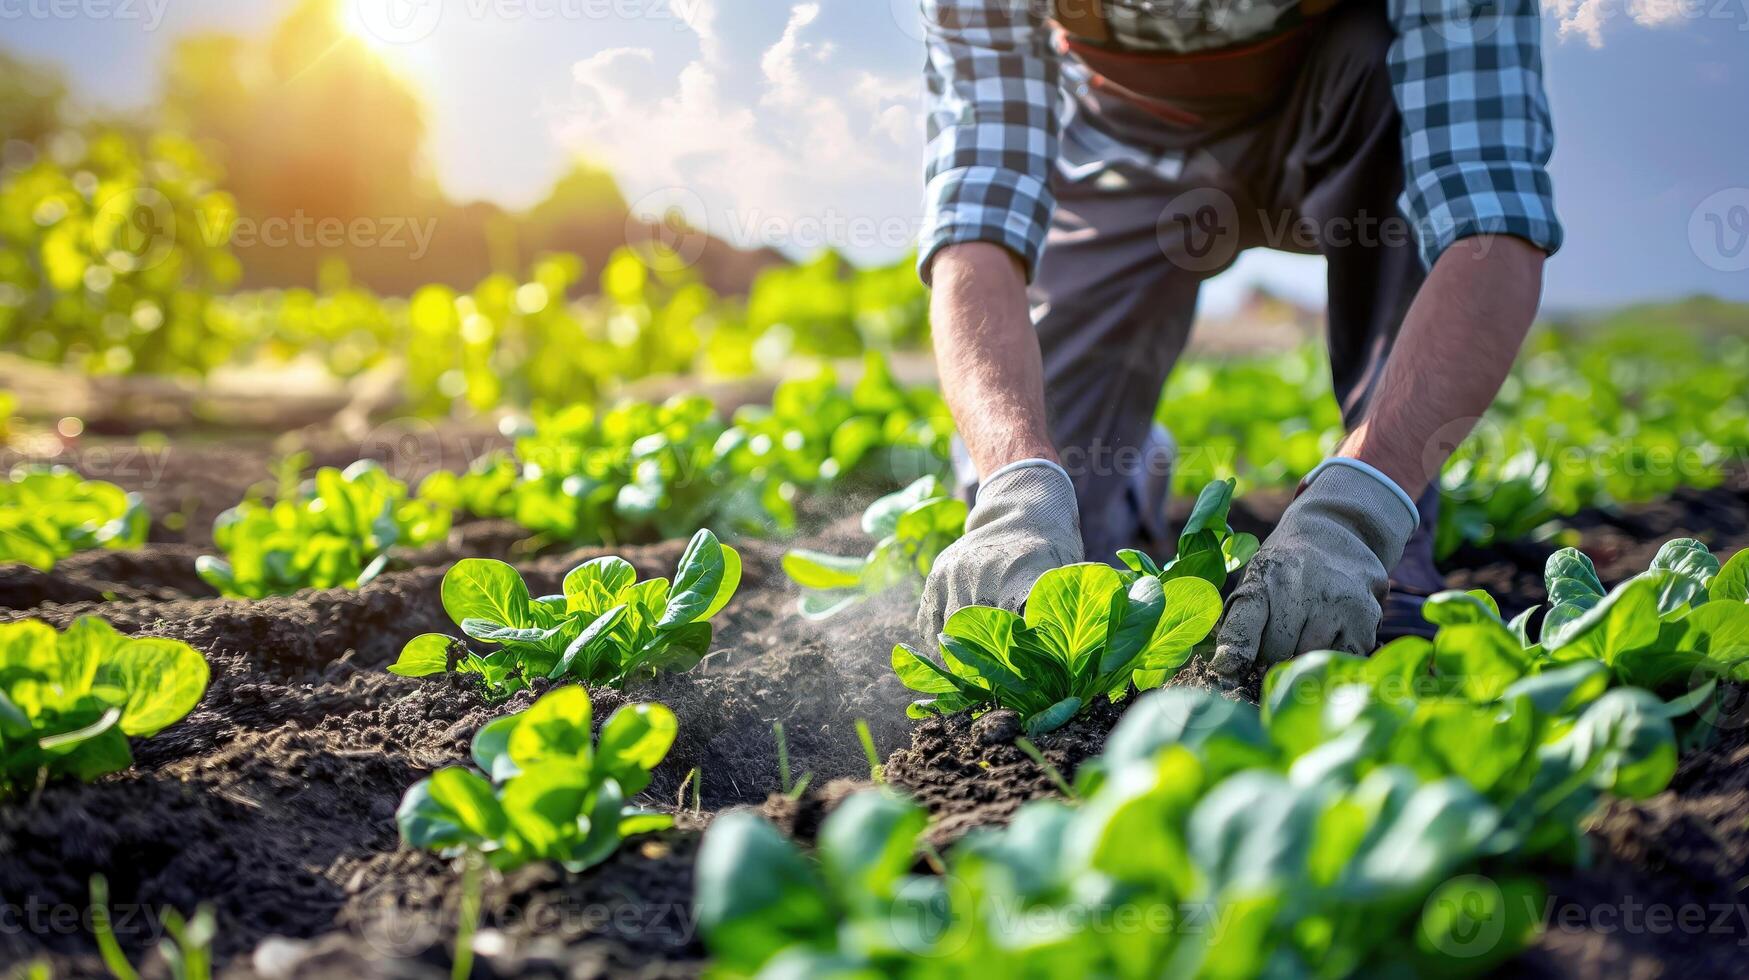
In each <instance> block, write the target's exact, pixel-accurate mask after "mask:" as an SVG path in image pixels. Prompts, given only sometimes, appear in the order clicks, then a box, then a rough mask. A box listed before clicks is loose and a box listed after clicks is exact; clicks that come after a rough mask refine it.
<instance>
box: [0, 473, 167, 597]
mask: <svg viewBox="0 0 1749 980" xmlns="http://www.w3.org/2000/svg"><path fill="white" fill-rule="evenodd" d="M149 523H150V519H149V518H148V517H147V515H146V509H145V506H144V505H143V504H142V503H141V502H140V496H139V494H133V493H128V492H127V491H125V490H123V489H122V488H120V487H118V486H116V485H115V484H113V483H106V482H104V481H102V480H87V479H85V478H84V477H82V476H80V475H79V474H77V473H75V472H73V471H72V470H70V469H68V468H66V467H64V466H15V467H13V469H12V472H11V473H9V474H7V477H6V480H5V481H4V482H0V562H13V561H15V562H22V563H24V564H26V565H29V566H31V567H32V568H36V569H40V570H42V571H45V572H46V571H48V570H49V569H51V568H53V567H55V563H56V562H58V561H60V560H61V559H63V558H65V557H67V556H68V555H71V554H73V553H74V552H76V551H87V550H89V549H92V548H137V547H139V546H140V545H142V544H144V543H145V541H146V530H147V525H148V524H149Z"/></svg>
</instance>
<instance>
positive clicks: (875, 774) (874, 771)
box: [856, 718, 887, 783]
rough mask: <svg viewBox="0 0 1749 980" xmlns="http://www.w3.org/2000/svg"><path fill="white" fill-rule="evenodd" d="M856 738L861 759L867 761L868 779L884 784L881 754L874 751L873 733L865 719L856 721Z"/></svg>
mask: <svg viewBox="0 0 1749 980" xmlns="http://www.w3.org/2000/svg"><path fill="white" fill-rule="evenodd" d="M856 738H857V741H859V742H861V743H862V754H863V757H864V758H866V759H867V760H868V778H869V779H870V780H873V781H874V782H876V783H885V782H886V781H887V775H886V766H884V765H882V764H881V754H880V753H879V752H878V751H876V750H875V743H874V733H873V732H871V731H869V727H868V719H867V718H858V719H856Z"/></svg>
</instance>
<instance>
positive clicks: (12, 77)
mask: <svg viewBox="0 0 1749 980" xmlns="http://www.w3.org/2000/svg"><path fill="white" fill-rule="evenodd" d="M66 99H67V86H66V83H65V82H63V81H62V80H61V76H60V75H59V74H57V73H55V72H54V71H52V70H50V69H48V68H45V67H43V66H42V65H38V64H34V63H32V62H28V61H25V60H24V59H22V58H19V57H16V56H14V55H11V54H8V53H7V52H5V51H0V140H24V141H26V142H34V141H36V140H39V139H41V138H42V137H44V136H47V135H48V134H49V133H50V132H53V131H54V129H55V128H56V124H57V122H58V121H59V119H60V118H61V108H62V105H63V104H64V103H65V102H66Z"/></svg>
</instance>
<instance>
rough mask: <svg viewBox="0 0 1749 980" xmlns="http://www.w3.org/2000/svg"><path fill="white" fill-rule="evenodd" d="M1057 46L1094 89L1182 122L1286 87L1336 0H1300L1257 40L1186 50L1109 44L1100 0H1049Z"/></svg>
mask: <svg viewBox="0 0 1749 980" xmlns="http://www.w3.org/2000/svg"><path fill="white" fill-rule="evenodd" d="M1054 2H1055V11H1054V12H1055V14H1056V16H1055V18H1053V19H1054V21H1055V23H1056V25H1057V27H1058V28H1059V30H1058V31H1057V33H1056V48H1057V51H1058V53H1059V54H1062V55H1064V56H1069V57H1074V58H1075V59H1077V60H1078V61H1080V62H1081V64H1083V65H1084V66H1086V68H1087V69H1088V71H1089V72H1090V73H1091V77H1090V79H1089V84H1090V85H1091V86H1092V88H1093V90H1094V91H1095V92H1100V93H1104V94H1107V95H1110V96H1112V97H1114V98H1117V99H1119V100H1122V101H1124V102H1127V103H1130V104H1132V105H1134V106H1136V107H1137V108H1140V109H1142V110H1143V111H1145V112H1147V113H1149V114H1150V115H1153V116H1155V117H1156V118H1158V119H1160V120H1161V121H1163V122H1166V123H1168V124H1171V125H1173V126H1177V127H1181V128H1186V129H1206V128H1211V127H1218V126H1221V125H1224V124H1226V123H1229V122H1231V121H1233V120H1234V119H1235V118H1240V117H1245V116H1249V115H1253V114H1255V113H1257V112H1259V111H1261V110H1263V109H1266V108H1268V107H1269V106H1271V105H1273V104H1274V102H1275V101H1276V100H1277V99H1278V98H1280V97H1281V96H1284V95H1285V94H1286V93H1287V83H1288V82H1289V81H1290V80H1291V79H1292V78H1293V76H1294V75H1295V74H1297V73H1298V71H1299V68H1300V65H1301V63H1302V61H1303V60H1304V57H1305V54H1306V51H1307V49H1308V48H1309V46H1310V41H1311V39H1312V33H1313V32H1312V31H1311V30H1310V28H1311V27H1312V26H1313V24H1315V23H1316V22H1317V19H1318V17H1319V15H1321V14H1322V13H1324V12H1325V11H1327V10H1328V9H1330V8H1331V7H1333V6H1334V5H1335V2H1336V0H1308V2H1304V3H1302V4H1301V5H1300V12H1301V15H1302V19H1301V20H1299V21H1298V22H1296V23H1294V24H1293V25H1291V26H1289V27H1287V28H1286V29H1284V30H1281V31H1278V32H1276V33H1274V34H1271V35H1269V36H1268V37H1265V38H1262V39H1259V40H1257V41H1250V42H1245V43H1241V44H1233V45H1227V46H1224V47H1220V48H1214V49H1211V50H1207V51H1195V52H1190V53H1178V52H1156V51H1129V50H1124V49H1122V48H1120V47H1117V46H1115V45H1114V44H1113V43H1112V41H1111V30H1110V27H1109V25H1108V24H1107V23H1106V19H1105V10H1104V6H1103V4H1102V3H1101V0H1054Z"/></svg>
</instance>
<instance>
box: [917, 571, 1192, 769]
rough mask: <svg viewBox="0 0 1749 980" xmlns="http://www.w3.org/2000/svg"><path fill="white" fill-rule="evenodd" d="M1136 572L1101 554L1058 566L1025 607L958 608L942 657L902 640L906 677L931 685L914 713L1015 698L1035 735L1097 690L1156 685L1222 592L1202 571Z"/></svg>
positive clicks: (1009, 704)
mask: <svg viewBox="0 0 1749 980" xmlns="http://www.w3.org/2000/svg"><path fill="white" fill-rule="evenodd" d="M1129 578H1130V579H1131V581H1130V582H1129V583H1128V584H1127V585H1126V583H1125V580H1124V576H1123V575H1122V574H1121V573H1119V572H1118V570H1117V569H1114V568H1112V567H1111V566H1109V565H1101V564H1096V563H1086V564H1080V565H1068V566H1065V567H1063V568H1056V569H1052V570H1051V571H1049V572H1046V573H1045V574H1044V575H1043V576H1041V577H1040V578H1039V580H1038V582H1037V583H1036V584H1034V585H1033V587H1032V591H1031V593H1030V594H1029V595H1028V597H1027V601H1026V612H1025V615H1024V616H1022V615H1019V614H1016V613H1013V612H1009V611H1008V610H1006V609H998V608H993V607H989V606H968V607H966V608H964V609H961V610H959V611H957V612H955V613H954V614H953V615H952V616H950V617H949V618H948V620H947V624H946V627H945V629H944V630H943V632H942V634H941V637H940V646H941V660H940V662H939V663H937V662H936V661H935V660H932V659H930V658H927V657H924V656H923V655H922V654H919V653H918V652H917V651H915V650H913V649H911V648H910V647H908V646H906V645H904V644H900V645H899V646H897V647H894V648H893V658H892V662H893V670H894V671H895V672H896V673H897V674H898V675H899V679H900V680H901V681H902V682H904V684H905V686H906V687H909V688H911V689H912V690H914V691H918V692H920V693H922V694H926V695H929V697H928V698H926V699H923V700H920V701H916V702H914V703H913V704H912V705H911V707H910V709H909V713H910V714H911V716H912V717H923V716H924V715H927V714H931V713H935V714H950V713H952V712H955V711H962V710H966V709H973V710H980V709H988V708H991V707H1004V708H1012V709H1014V710H1015V711H1017V712H1018V713H1019V714H1020V716H1021V719H1022V723H1023V725H1024V726H1025V729H1026V732H1027V734H1028V735H1032V736H1034V737H1036V736H1038V735H1041V734H1043V733H1045V732H1049V731H1052V730H1054V729H1056V728H1058V727H1059V726H1061V725H1062V724H1063V723H1065V722H1067V721H1068V720H1069V719H1070V718H1072V717H1074V716H1075V715H1076V714H1077V713H1079V712H1080V711H1081V710H1082V709H1083V708H1085V707H1086V706H1088V705H1090V704H1092V703H1093V701H1094V699H1096V698H1107V699H1110V700H1113V701H1115V700H1117V699H1119V698H1121V697H1124V696H1125V695H1126V694H1127V693H1128V692H1129V691H1130V689H1131V687H1132V685H1133V686H1134V687H1137V688H1142V689H1146V688H1151V687H1158V686H1159V685H1160V684H1162V683H1164V682H1165V680H1166V678H1167V677H1168V676H1169V675H1170V674H1171V673H1172V672H1174V671H1176V670H1177V669H1178V668H1179V667H1180V666H1181V665H1183V663H1184V661H1185V660H1187V659H1189V657H1190V654H1191V651H1192V650H1193V649H1194V648H1195V647H1196V645H1197V644H1198V643H1200V642H1201V641H1202V640H1203V639H1204V638H1206V637H1207V636H1208V635H1209V632H1210V631H1211V630H1212V629H1213V628H1214V625H1215V622H1216V621H1217V620H1218V619H1219V618H1220V614H1221V597H1220V593H1219V592H1217V591H1216V590H1215V587H1214V586H1213V585H1212V584H1210V583H1209V582H1208V581H1206V580H1204V579H1203V578H1201V577H1197V576H1182V577H1178V578H1172V579H1167V580H1165V581H1162V580H1161V579H1160V578H1159V577H1157V576H1154V575H1131V576H1129Z"/></svg>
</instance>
